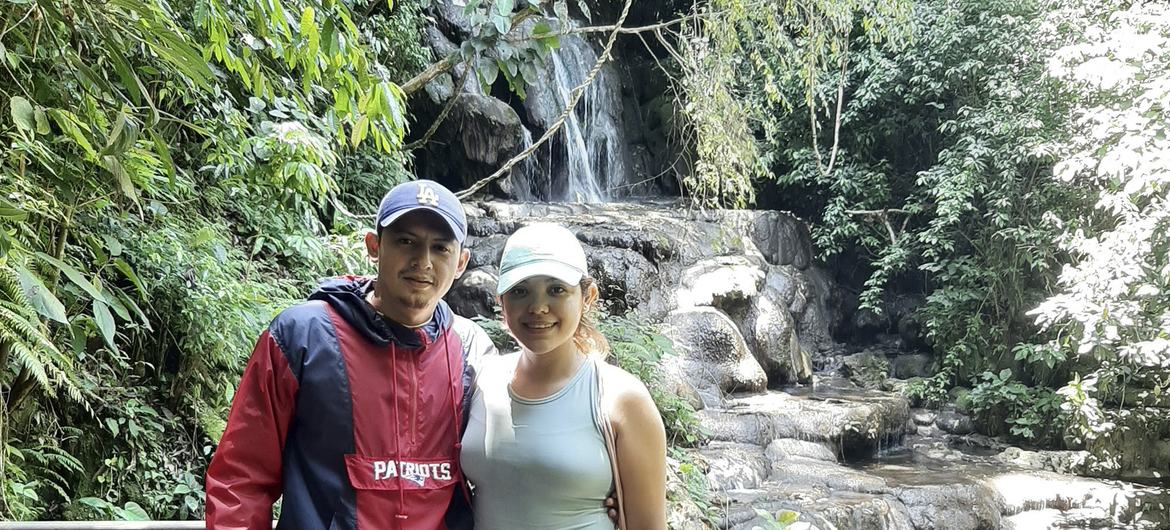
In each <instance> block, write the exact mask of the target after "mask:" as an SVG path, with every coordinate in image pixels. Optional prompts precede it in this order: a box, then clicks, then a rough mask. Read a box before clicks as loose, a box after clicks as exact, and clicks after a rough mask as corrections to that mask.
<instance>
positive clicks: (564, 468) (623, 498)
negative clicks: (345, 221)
mask: <svg viewBox="0 0 1170 530" xmlns="http://www.w3.org/2000/svg"><path fill="white" fill-rule="evenodd" d="M497 293H498V294H499V301H500V306H501V307H502V308H503V313H504V315H503V316H504V323H505V325H506V326H507V328H508V331H509V332H510V333H511V334H512V336H513V337H515V338H516V340H517V342H519V344H520V346H521V349H520V351H519V352H516V353H513V354H511V355H505V356H502V357H498V358H495V359H489V360H485V362H484V364H483V365H482V367H481V371H480V374H479V375H478V376H477V382H478V386H477V388H476V391H475V394H474V397H473V398H472V404H471V419H470V420H469V422H468V425H467V431H466V433H465V434H464V436H463V448H462V466H463V471H464V473H465V474H466V476H467V478H468V479H469V480H470V481H471V482H472V484H474V485H475V499H474V502H475V506H474V508H475V510H474V511H475V528H476V530H511V529H517V528H533V529H536V528H540V529H558V530H560V529H589V530H611V529H612V528H613V521H611V520H610V518H609V517H608V516H607V515H606V511H605V508H604V506H603V502H604V500H605V498H606V497H607V496H608V495H610V494H611V492H614V493H616V495H617V496H618V497H619V505H620V513H619V517H618V519H619V523H622V526H623V527H624V528H630V529H637V530H643V529H650V530H657V529H665V528H666V435H665V432H664V430H663V427H662V419H661V417H660V416H659V415H658V411H657V409H655V407H654V402H653V401H652V400H651V399H650V394H649V392H647V391H646V387H645V385H643V384H642V382H641V381H639V380H638V379H637V378H635V377H634V376H632V375H630V374H629V373H627V372H625V371H624V370H622V369H620V368H618V367H615V366H611V365H609V364H607V363H605V362H604V361H603V359H604V358H605V356H606V354H607V353H608V344H607V343H606V341H605V338H604V337H603V336H602V335H601V333H599V332H598V331H597V329H596V328H595V327H594V326H593V325H592V324H591V323H590V322H589V320H588V318H587V314H588V312H589V310H590V309H592V308H593V307H594V306H595V305H596V303H597V298H598V290H597V285H596V284H595V283H594V281H593V279H592V278H590V277H589V276H588V275H587V273H586V262H585V252H584V251H583V250H582V249H581V245H580V243H578V242H577V238H576V237H575V236H574V235H573V233H572V232H569V231H568V230H567V229H565V228H563V227H561V226H558V225H552V224H536V225H531V226H527V227H524V228H521V229H520V230H517V231H516V233H515V234H513V235H512V236H511V237H510V238H508V242H507V243H506V244H505V246H504V254H503V258H502V259H501V261H500V280H499V285H498V288H497ZM607 430H611V433H610V434H611V435H612V436H611V438H612V439H611V440H610V441H611V442H612V444H607V436H606V432H605V431H607ZM609 445H611V447H607V446H609ZM614 471H616V475H617V476H616V477H615V473H614ZM615 478H616V479H617V480H615Z"/></svg>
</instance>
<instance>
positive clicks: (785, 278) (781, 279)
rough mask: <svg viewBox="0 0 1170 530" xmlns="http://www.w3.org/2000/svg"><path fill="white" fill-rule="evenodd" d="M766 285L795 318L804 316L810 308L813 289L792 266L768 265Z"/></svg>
mask: <svg viewBox="0 0 1170 530" xmlns="http://www.w3.org/2000/svg"><path fill="white" fill-rule="evenodd" d="M764 285H765V286H766V288H767V289H770V290H773V291H775V293H776V295H777V296H779V300H780V303H782V304H784V305H785V306H787V307H788V311H789V312H790V313H792V314H793V315H794V316H798V315H803V314H804V310H805V308H806V307H807V306H808V303H809V298H810V297H811V296H812V295H811V294H810V293H811V291H812V287H811V286H810V285H809V282H808V280H807V279H806V278H805V277H804V275H803V274H801V272H800V271H799V270H797V269H796V267H793V266H792V265H768V266H767V268H766V271H765V276H764Z"/></svg>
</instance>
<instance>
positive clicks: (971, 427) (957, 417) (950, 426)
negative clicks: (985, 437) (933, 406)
mask: <svg viewBox="0 0 1170 530" xmlns="http://www.w3.org/2000/svg"><path fill="white" fill-rule="evenodd" d="M934 424H935V425H937V426H938V428H939V429H942V430H943V431H946V432H949V433H951V434H971V433H973V432H975V423H974V422H972V421H971V417H970V416H968V415H966V414H960V413H958V412H953V411H943V412H940V413H938V417H937V418H936V419H935V420H934Z"/></svg>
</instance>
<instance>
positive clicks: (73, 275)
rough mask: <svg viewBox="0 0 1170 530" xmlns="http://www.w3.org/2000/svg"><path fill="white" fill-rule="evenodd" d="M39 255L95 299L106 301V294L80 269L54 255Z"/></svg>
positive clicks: (42, 253) (40, 253)
mask: <svg viewBox="0 0 1170 530" xmlns="http://www.w3.org/2000/svg"><path fill="white" fill-rule="evenodd" d="M37 257H38V258H40V259H41V261H44V262H45V263H48V264H49V265H52V266H54V267H56V268H57V270H59V271H61V272H62V273H64V274H65V277H66V278H69V281H71V282H73V283H74V284H76V285H77V286H78V287H81V289H82V290H83V291H85V292H86V293H87V294H89V296H90V297H91V298H93V299H94V300H99V301H102V302H106V295H105V294H102V292H101V291H99V290H98V288H97V287H96V286H94V284H93V283H90V281H89V280H87V279H86V278H85V276H84V275H82V274H81V272H80V271H78V270H77V269H75V268H73V267H72V266H70V265H69V264H68V263H65V262H63V261H61V260H59V259H57V258H54V257H53V256H50V255H48V254H45V253H44V252H37Z"/></svg>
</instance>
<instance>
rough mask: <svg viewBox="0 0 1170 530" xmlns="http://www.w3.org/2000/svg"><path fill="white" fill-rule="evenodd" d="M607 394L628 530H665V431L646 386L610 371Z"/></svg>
mask: <svg viewBox="0 0 1170 530" xmlns="http://www.w3.org/2000/svg"><path fill="white" fill-rule="evenodd" d="M613 372H615V373H613V374H612V377H610V378H609V381H612V382H614V383H616V384H612V385H609V382H607V385H608V386H610V388H607V389H606V392H607V393H608V394H609V395H610V396H612V402H611V404H610V409H609V410H610V419H611V421H612V422H613V428H614V437H615V443H616V444H617V454H618V472H619V473H620V475H621V480H622V494H623V496H624V498H623V499H622V505H621V507H620V509H621V510H622V511H624V512H625V515H626V523H627V525H628V527H629V528H630V529H637V530H643V529H645V530H665V529H666V431H665V429H664V428H663V426H662V417H661V416H660V415H659V414H658V409H657V408H656V407H655V406H654V400H653V399H651V398H650V393H649V392H648V391H647V390H646V386H645V385H643V384H642V382H641V381H639V380H638V379H637V378H636V377H634V376H632V375H630V374H629V373H626V372H625V371H622V370H620V369H614V370H613Z"/></svg>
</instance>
